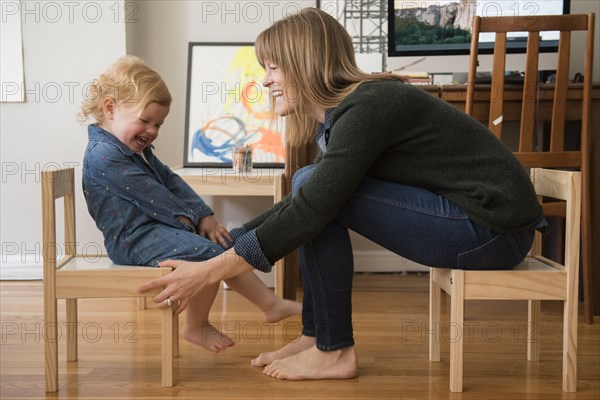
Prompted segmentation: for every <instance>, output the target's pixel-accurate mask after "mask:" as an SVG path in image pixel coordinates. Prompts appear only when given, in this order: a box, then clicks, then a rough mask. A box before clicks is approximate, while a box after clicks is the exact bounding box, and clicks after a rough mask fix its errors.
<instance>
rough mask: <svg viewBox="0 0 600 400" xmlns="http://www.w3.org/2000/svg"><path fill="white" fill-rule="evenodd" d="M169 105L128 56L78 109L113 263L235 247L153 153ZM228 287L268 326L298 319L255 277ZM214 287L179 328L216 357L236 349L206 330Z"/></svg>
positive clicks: (90, 195) (86, 169)
mask: <svg viewBox="0 0 600 400" xmlns="http://www.w3.org/2000/svg"><path fill="white" fill-rule="evenodd" d="M171 100H172V98H171V94H170V93H169V90H168V88H167V86H166V84H165V82H164V81H163V80H162V78H161V77H160V75H159V74H158V73H157V72H156V71H154V70H152V69H151V68H149V67H148V66H146V65H145V64H144V63H143V62H142V61H141V60H140V59H139V58H137V57H133V56H126V57H123V58H120V59H119V60H117V61H116V62H115V63H114V64H113V65H112V66H111V67H110V68H109V69H108V70H107V71H105V72H104V73H103V74H102V75H100V77H99V78H98V79H97V80H96V81H94V84H92V85H90V86H89V89H88V93H87V98H86V99H85V101H84V103H83V105H82V110H81V115H80V117H81V119H82V121H86V120H87V119H88V117H92V118H93V119H95V123H93V124H90V125H89V126H88V138H89V142H88V146H87V149H86V151H85V156H84V160H83V192H84V195H85V200H86V202H87V206H88V210H89V212H90V214H91V216H92V218H93V219H94V221H95V222H96V226H97V227H98V229H100V230H101V231H102V234H103V235H104V245H105V247H106V250H107V252H108V255H109V257H110V259H111V260H112V261H113V262H115V263H117V264H133V265H148V266H153V267H156V266H157V265H158V263H159V262H160V261H162V260H166V259H181V260H189V261H205V260H208V259H210V258H212V257H215V256H218V255H220V254H221V253H222V252H223V251H224V248H227V247H229V246H230V244H231V242H232V239H231V236H230V235H229V232H228V231H227V229H226V228H225V227H224V226H223V225H221V224H220V223H219V222H218V221H217V219H216V218H215V217H214V215H213V212H212V210H211V209H210V208H209V207H208V206H207V205H206V204H205V203H204V201H203V200H202V199H201V198H200V197H199V196H198V195H197V194H196V193H195V192H194V191H193V190H192V189H191V188H190V187H189V186H188V185H187V184H186V183H185V182H184V181H183V180H182V179H181V178H180V177H179V176H178V175H176V174H174V173H173V172H172V171H171V170H170V169H169V167H167V166H166V165H164V164H163V163H161V162H160V161H159V160H158V158H156V157H155V156H154V154H153V153H152V149H153V148H154V146H152V142H153V141H154V140H155V139H156V138H157V137H158V133H159V129H160V126H161V125H162V124H163V123H164V121H165V118H166V117H167V115H168V114H169V107H170V105H171ZM226 282H227V285H228V286H229V287H231V288H232V289H234V290H236V291H237V292H239V293H240V294H242V295H243V296H244V297H246V298H247V299H249V300H250V301H251V302H253V303H254V304H256V305H257V306H258V307H259V308H260V309H261V310H262V311H263V312H264V314H265V319H266V321H267V322H277V321H279V320H281V319H283V318H286V317H288V316H290V315H293V314H299V313H300V312H301V305H300V303H296V302H293V301H289V300H282V299H279V298H278V297H277V296H275V294H274V293H273V292H272V291H271V290H270V289H269V288H267V287H266V286H265V285H264V284H263V283H262V282H261V281H260V279H258V277H257V276H256V275H254V273H247V274H244V275H242V276H239V277H236V278H233V279H231V280H228V281H226ZM218 287H219V286H218V284H216V285H213V286H212V287H211V290H210V291H209V292H203V293H204V294H203V295H201V296H196V297H195V298H193V299H192V300H191V301H190V303H189V307H190V308H189V311H188V313H187V317H186V321H185V327H184V337H185V338H186V339H187V340H189V341H190V342H193V343H196V344H198V345H200V346H202V347H204V348H206V349H208V350H210V351H213V352H219V351H222V350H225V349H226V348H228V347H231V346H233V345H234V342H233V341H232V340H231V339H230V338H228V337H227V336H225V335H223V334H221V333H220V332H219V331H218V330H216V329H215V328H214V327H213V326H211V325H210V324H209V323H208V314H209V311H210V307H211V305H212V302H213V301H214V298H215V296H216V294H217V290H218ZM168 300H170V299H168ZM168 303H170V301H169V302H168Z"/></svg>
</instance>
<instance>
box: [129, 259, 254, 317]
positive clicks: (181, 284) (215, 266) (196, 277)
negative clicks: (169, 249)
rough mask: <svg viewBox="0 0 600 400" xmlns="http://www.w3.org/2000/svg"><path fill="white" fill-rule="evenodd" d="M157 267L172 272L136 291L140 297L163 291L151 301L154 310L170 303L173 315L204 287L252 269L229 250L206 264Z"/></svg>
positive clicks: (167, 263) (177, 263) (170, 262)
mask: <svg viewBox="0 0 600 400" xmlns="http://www.w3.org/2000/svg"><path fill="white" fill-rule="evenodd" d="M158 265H159V266H160V267H171V268H174V270H173V272H171V273H169V274H167V275H165V276H162V277H160V278H155V279H152V280H151V281H148V282H146V283H144V284H143V285H142V286H140V287H139V288H138V291H139V292H140V293H142V292H145V291H147V290H150V289H154V288H160V287H163V290H162V291H161V292H160V293H159V294H157V295H156V296H154V297H153V298H152V300H153V301H154V302H155V303H157V307H158V308H166V307H168V306H169V304H168V303H169V302H170V303H172V304H173V312H174V313H175V314H179V313H181V312H182V311H183V310H185V308H186V307H187V305H188V303H189V302H190V300H191V299H192V298H193V297H194V296H197V295H201V294H202V291H203V290H204V289H206V287H207V286H209V285H211V284H214V283H217V282H220V281H222V280H225V279H229V278H233V277H235V276H238V275H241V274H243V273H245V272H248V271H252V270H253V269H254V268H253V267H252V265H250V264H248V263H247V262H246V260H244V259H243V258H242V257H240V256H238V255H237V254H235V252H234V250H233V249H230V250H227V251H226V252H224V253H223V254H221V255H220V256H217V257H214V258H211V259H210V260H208V261H202V262H188V261H181V260H167V261H163V262H161V263H159V264H158ZM168 299H170V301H169V300H168Z"/></svg>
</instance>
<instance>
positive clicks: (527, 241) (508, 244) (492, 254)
mask: <svg viewBox="0 0 600 400" xmlns="http://www.w3.org/2000/svg"><path fill="white" fill-rule="evenodd" d="M533 236H534V232H533V231H524V232H517V233H515V234H498V235H496V236H495V237H493V238H492V239H491V240H490V241H489V242H487V243H485V244H483V245H481V246H479V247H477V248H475V249H473V250H469V251H466V252H464V253H460V254H459V255H458V256H457V260H456V268H458V269H465V270H494V269H495V270H501V269H512V268H514V267H516V266H517V265H518V264H519V263H520V262H521V261H523V259H524V258H525V255H527V252H528V251H529V248H530V247H531V243H532V242H533Z"/></svg>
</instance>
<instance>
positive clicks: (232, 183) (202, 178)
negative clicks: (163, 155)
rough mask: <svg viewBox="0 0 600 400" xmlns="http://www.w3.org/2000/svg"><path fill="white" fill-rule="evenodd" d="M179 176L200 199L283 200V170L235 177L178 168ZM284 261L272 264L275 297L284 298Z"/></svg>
mask: <svg viewBox="0 0 600 400" xmlns="http://www.w3.org/2000/svg"><path fill="white" fill-rule="evenodd" d="M173 172H175V173H176V174H178V175H179V176H180V177H181V178H182V179H183V180H184V181H185V182H186V183H187V184H188V185H190V186H191V188H192V189H194V191H195V192H196V193H198V194H199V195H201V196H273V203H277V202H279V201H281V199H282V198H283V189H284V186H283V182H284V181H283V169H280V168H254V169H253V170H252V172H249V173H242V174H238V173H235V172H234V171H233V170H232V169H228V168H177V169H174V170H173ZM283 271H284V270H283V260H280V261H277V263H275V294H277V295H278V296H279V297H283V296H284V292H283V288H284V284H283V282H284V274H283Z"/></svg>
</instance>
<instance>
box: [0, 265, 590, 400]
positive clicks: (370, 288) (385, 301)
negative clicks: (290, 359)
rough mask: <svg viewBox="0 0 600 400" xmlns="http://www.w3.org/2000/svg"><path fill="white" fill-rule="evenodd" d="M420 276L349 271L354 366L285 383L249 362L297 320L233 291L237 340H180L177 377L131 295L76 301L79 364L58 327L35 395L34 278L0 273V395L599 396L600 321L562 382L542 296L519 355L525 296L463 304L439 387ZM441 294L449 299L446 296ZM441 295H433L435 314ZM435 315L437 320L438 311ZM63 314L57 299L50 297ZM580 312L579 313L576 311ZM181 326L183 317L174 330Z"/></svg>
mask: <svg viewBox="0 0 600 400" xmlns="http://www.w3.org/2000/svg"><path fill="white" fill-rule="evenodd" d="M428 282H429V280H428V276H427V275H403V276H401V275H357V276H356V277H355V289H354V300H353V303H354V314H353V316H354V329H355V332H354V333H355V340H356V342H357V345H356V350H357V353H358V358H359V374H358V377H357V378H355V379H350V380H343V381H311V382H307V381H304V382H292V381H278V380H276V379H273V378H270V377H267V376H264V375H263V374H262V373H261V371H262V369H261V368H254V367H251V366H250V364H249V362H250V360H251V359H252V358H253V357H255V356H256V355H257V354H258V353H260V352H263V351H272V350H275V349H277V348H279V347H281V346H283V345H285V344H286V343H288V342H289V341H291V340H294V339H295V338H296V336H297V335H298V334H299V332H300V327H301V324H300V319H299V318H291V319H288V320H285V321H282V322H280V323H278V324H272V325H269V324H266V323H263V318H262V314H261V313H260V312H259V311H258V310H257V309H256V308H255V307H254V306H253V305H252V304H250V303H249V302H248V301H246V300H245V299H243V298H241V296H239V295H238V294H237V293H235V292H233V291H229V290H227V291H224V290H221V291H220V292H219V294H218V295H217V299H216V301H215V304H214V307H213V311H212V313H211V322H213V323H214V324H215V325H216V326H218V327H220V328H221V329H222V330H223V331H224V332H225V333H227V334H228V335H229V336H231V337H232V338H234V339H235V340H236V342H237V344H236V345H235V346H234V347H233V348H232V349H229V350H227V351H225V352H223V353H220V354H212V353H209V352H207V351H205V350H203V349H201V348H200V347H197V346H195V345H191V344H190V343H188V342H186V341H185V340H183V339H181V341H180V357H179V358H177V359H175V362H174V377H175V386H174V387H173V388H162V387H161V385H160V383H161V380H160V341H159V319H158V315H157V314H158V313H157V312H156V310H154V309H147V310H141V311H138V310H137V309H136V303H135V300H133V299H111V300H80V302H79V313H80V320H79V326H78V337H79V341H80V343H79V361H77V362H72V363H68V364H67V362H66V354H65V353H66V329H67V327H66V326H64V323H63V324H62V325H60V328H61V329H60V332H61V333H62V334H61V337H60V338H59V341H60V343H59V392H58V393H55V394H47V395H46V394H45V393H44V354H43V337H44V336H43V335H44V334H45V332H44V327H43V315H42V312H43V307H42V284H41V282H0V301H1V303H0V315H1V325H2V330H1V338H0V340H1V341H0V362H1V364H0V398H2V399H25V398H28V399H41V398H65V399H66V398H87V399H101V398H121V399H133V398H138V397H139V398H142V397H143V398H145V399H168V398H175V397H178V398H203V399H253V400H255V399H267V398H268V399H274V400H279V399H302V400H305V399H446V398H451V399H477V400H479V399H487V400H494V399H498V400H500V399H502V400H506V399H512V400H517V399H544V400H549V399H590V400H591V399H599V398H600V380H599V377H600V319H598V317H596V320H595V323H594V324H593V325H587V324H584V323H580V324H579V350H578V362H579V364H578V393H573V394H565V393H563V392H562V390H561V370H562V353H561V352H562V340H561V337H562V331H561V330H562V323H561V321H562V319H561V318H562V306H561V304H559V303H558V302H543V303H542V326H541V336H540V341H541V348H540V350H541V351H540V360H541V361H540V362H528V361H527V358H526V344H525V334H526V322H527V316H526V313H527V309H526V303H525V302H495V301H489V302H467V304H466V307H465V316H466V318H465V334H466V335H468V336H467V339H466V341H465V360H464V363H465V364H464V365H465V367H464V368H465V373H464V390H465V391H464V393H450V392H449V390H448V376H449V372H448V352H449V346H448V340H449V339H451V338H448V337H447V336H448V330H444V329H443V330H442V338H441V340H442V345H441V349H442V361H441V362H438V363H431V362H429V359H428V354H427V351H428V336H427V334H428V331H427V329H428V328H427V318H428ZM446 299H447V298H446ZM448 303H449V302H447V303H446V304H443V311H444V312H446V314H444V317H445V320H446V321H447V312H448V311H449V304H448ZM444 317H443V320H444ZM59 321H63V322H64V303H63V302H59ZM580 321H582V318H581V317H580ZM182 325H183V318H182V321H181V323H180V327H181V326H182Z"/></svg>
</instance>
